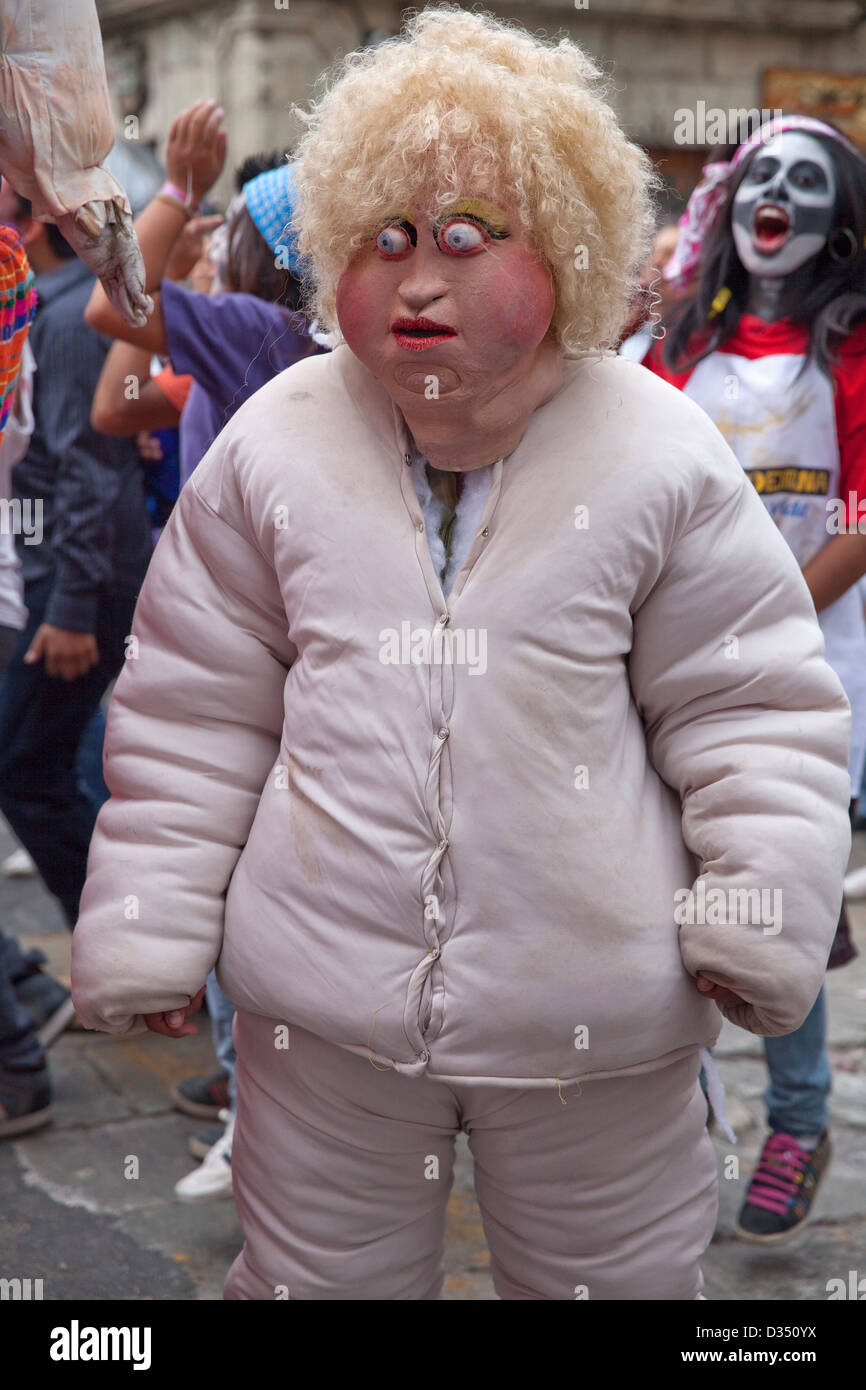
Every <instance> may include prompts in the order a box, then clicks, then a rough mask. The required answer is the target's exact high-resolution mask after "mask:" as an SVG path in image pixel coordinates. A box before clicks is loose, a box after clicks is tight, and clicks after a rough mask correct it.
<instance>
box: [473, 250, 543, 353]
mask: <svg viewBox="0 0 866 1390" xmlns="http://www.w3.org/2000/svg"><path fill="white" fill-rule="evenodd" d="M485 298H486V300H487V303H488V304H489V305H490V308H491V316H490V321H491V328H494V327H495V330H496V334H497V336H498V337H499V340H500V341H501V342H507V343H512V344H513V345H514V346H515V347H517V348H524V349H528V348H533V347H536V346H537V345H538V343H540V342H541V340H542V338H543V337H544V335H545V333H546V332H547V329H548V327H549V325H550V320H551V319H552V317H553V311H554V309H555V308H556V296H555V294H554V289H553V285H552V283H551V277H550V274H549V272H548V271H547V269H546V268H545V267H544V266H543V265H541V264H540V262H539V261H538V260H537V259H536V257H535V256H534V255H533V254H532V253H531V252H530V251H521V252H520V253H519V254H518V255H516V256H513V257H509V259H508V260H507V261H502V262H499V263H495V264H494V267H493V271H492V274H491V276H490V281H489V284H488V285H487V286H486V294H485Z"/></svg>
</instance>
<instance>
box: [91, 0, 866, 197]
mask: <svg viewBox="0 0 866 1390" xmlns="http://www.w3.org/2000/svg"><path fill="white" fill-rule="evenodd" d="M97 7H98V9H99V12H100V18H101V22H102V28H103V37H104V41H105V47H106V59H107V63H108V67H109V75H110V80H111V85H112V89H113V91H114V93H115V97H116V101H117V105H118V115H119V116H120V115H126V114H130V113H131V114H135V115H136V116H137V117H138V126H137V129H136V128H135V126H133V127H132V128H133V129H134V130H135V133H136V134H137V135H138V137H139V138H140V139H142V140H144V141H148V140H149V141H153V142H155V144H156V148H157V150H158V151H159V152H160V153H161V152H162V148H163V145H164V141H165V136H166V133H167V130H168V126H169V124H170V121H171V118H172V116H173V115H174V114H175V112H176V111H177V110H179V109H180V108H181V107H182V106H185V105H188V104H189V103H190V102H191V101H193V100H194V99H195V97H197V96H214V97H216V98H217V99H218V100H219V101H220V102H221V103H222V105H223V106H224V107H225V109H226V116H227V126H228V129H229V132H230V141H231V146H230V159H229V163H230V164H232V163H235V164H236V163H238V162H239V161H240V159H241V158H242V157H243V156H244V155H246V154H248V153H250V152H252V151H254V150H258V149H266V148H273V147H275V146H283V145H291V143H292V142H293V141H294V140H295V139H296V138H297V136H298V134H299V132H300V126H299V123H298V122H297V120H296V118H295V117H293V116H292V114H291V110H290V108H291V105H292V103H293V102H299V103H301V104H303V103H304V102H306V101H307V100H308V99H309V97H310V96H311V95H312V93H313V91H314V85H315V82H316V79H317V78H318V77H319V75H320V74H321V73H322V71H323V70H324V69H325V68H327V66H328V65H329V64H330V63H331V62H332V61H333V59H334V58H336V57H338V56H339V55H341V54H343V53H345V52H347V51H349V50H351V49H352V48H355V47H358V46H359V45H360V44H362V43H363V42H364V40H365V38H366V37H367V36H368V35H369V34H370V33H371V32H372V31H374V30H379V29H385V30H389V31H392V32H393V31H396V30H397V29H399V24H400V14H401V10H402V9H403V8H404V7H401V6H400V5H399V4H396V3H392V0H342V2H341V0H97ZM488 8H490V9H492V10H493V11H494V12H496V13H497V14H500V15H502V16H504V17H509V18H515V19H518V20H520V21H521V22H523V23H525V24H527V25H529V26H530V27H531V28H536V29H542V30H544V31H545V32H547V33H548V34H555V33H556V32H557V31H565V32H567V33H568V34H569V35H570V36H572V37H574V38H576V39H577V40H578V41H579V42H581V43H582V44H583V45H584V46H585V47H586V49H587V50H588V51H589V53H591V54H592V55H593V56H594V57H595V58H596V59H597V60H598V61H599V62H600V64H601V65H602V66H603V68H604V69H605V70H606V71H607V72H609V73H610V75H611V77H612V81H613V90H612V94H611V99H612V101H613V104H614V105H615V106H616V108H617V110H618V112H619V114H620V117H621V119H622V120H623V122H624V124H625V126H626V128H627V129H628V130H629V132H630V133H631V134H632V136H633V137H634V138H636V139H638V140H640V141H641V142H642V143H643V144H645V145H646V146H648V147H649V148H650V149H651V150H652V152H653V154H654V155H655V156H656V157H658V158H660V159H661V160H662V164H663V167H664V168H665V169H666V172H667V173H668V176H669V177H670V178H671V180H672V181H673V182H674V183H677V182H679V183H680V184H681V185H684V186H687V185H688V184H689V182H690V180H691V179H692V178H693V176H694V175H695V174H696V172H697V169H698V167H699V165H700V163H701V162H702V153H701V151H702V150H704V151H705V150H706V148H707V142H706V141H705V140H702V139H701V138H700V137H701V134H702V131H701V128H700V122H698V126H697V129H696V131H695V136H696V138H695V139H694V140H692V141H683V140H682V138H681V137H682V135H683V133H684V131H683V126H682V120H681V118H679V121H678V116H677V113H678V112H682V111H683V110H684V109H688V110H694V111H696V112H698V111H699V110H700V109H701V108H700V104H701V103H702V104H703V109H704V110H707V109H712V108H717V109H719V108H720V109H724V110H729V109H731V108H739V109H755V108H759V107H760V106H761V95H762V77H763V73H764V71H765V69H767V68H769V67H778V66H785V67H792V68H809V69H822V70H825V71H827V72H830V73H834V72H838V73H852V74H857V73H859V74H866V5H864V4H861V3H859V0H641V2H640V3H635V0H538V3H535V4H527V3H523V4H511V3H507V0H505V3H502V2H500V3H495V2H494V3H490V4H489V6H488ZM863 120H864V128H866V97H864V111H863ZM229 191H230V170H228V169H227V171H226V174H225V175H224V176H223V179H222V180H221V183H220V184H219V185H218V186H217V189H216V194H217V196H218V197H219V198H220V199H222V200H224V199H225V198H227V196H228V194H229Z"/></svg>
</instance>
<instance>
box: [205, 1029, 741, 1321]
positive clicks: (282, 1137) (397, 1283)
mask: <svg viewBox="0 0 866 1390" xmlns="http://www.w3.org/2000/svg"><path fill="white" fill-rule="evenodd" d="M280 1029H283V1032H282V1033H280V1032H279V1031H278V1030H280ZM286 1041H288V1047H286V1046H285V1043H286ZM280 1043H282V1046H280V1045H279V1044H280ZM235 1044H236V1047H237V1053H238V1064H237V1081H238V1117H237V1122H236V1127H235V1134H234V1141H233V1146H232V1173H233V1181H234V1191H235V1200H236V1202H237V1207H238V1211H239V1213H240V1219H241V1223H242V1225H243V1229H244V1235H245V1244H244V1248H243V1250H242V1251H241V1253H240V1255H239V1256H238V1257H237V1259H236V1260H235V1262H234V1264H233V1265H232V1267H231V1269H230V1271H229V1274H228V1278H227V1280H226V1285H225V1297H226V1298H228V1299H280V1298H282V1299H286V1298H288V1299H302V1300H326V1299H334V1300H349V1301H355V1300H358V1301H361V1300H384V1301H390V1300H396V1299H436V1298H438V1297H439V1296H440V1293H441V1289H442V1283H443V1248H444V1232H445V1208H446V1204H447V1201H448V1194H449V1191H450V1189H451V1184H452V1170H453V1162H454V1145H455V1136H456V1135H457V1133H458V1132H459V1131H460V1130H461V1129H462V1130H465V1132H466V1133H467V1134H468V1136H469V1146H470V1149H471V1152H472V1156H473V1159H474V1163H475V1189H476V1194H477V1197H478V1204H479V1207H480V1209H481V1215H482V1219H483V1223H484V1232H485V1236H486V1238H487V1244H488V1246H489V1249H490V1267H491V1274H492V1277H493V1282H494V1287H495V1289H496V1292H497V1294H498V1295H499V1297H500V1298H502V1299H562V1300H566V1299H567V1300H573V1299H587V1298H588V1299H590V1300H592V1299H622V1300H632V1299H633V1300H645V1299H697V1298H701V1297H702V1294H701V1287H702V1277H701V1272H700V1259H701V1256H702V1254H703V1252H704V1250H705V1249H706V1247H707V1245H708V1244H709V1242H710V1239H711V1237H712V1234H713V1230H714V1226H715V1220H716V1210H717V1198H718V1181H717V1170H716V1160H715V1153H714V1150H713V1147H712V1144H711V1142H710V1139H709V1136H708V1134H707V1130H706V1114H707V1107H706V1101H705V1100H704V1097H703V1094H702V1092H701V1089H700V1086H699V1085H698V1072H699V1069H700V1062H699V1055H698V1052H697V1050H696V1051H695V1053H694V1055H693V1056H688V1057H686V1058H683V1059H681V1060H679V1061H677V1062H674V1063H673V1064H672V1065H669V1066H665V1067H662V1068H660V1069H659V1070H657V1071H651V1072H644V1073H642V1074H640V1075H638V1076H626V1077H619V1078H613V1079H612V1080H606V1081H605V1080H601V1081H585V1082H583V1083H582V1084H581V1086H580V1087H579V1088H578V1087H577V1086H574V1085H572V1086H568V1087H564V1088H563V1089H562V1091H561V1094H560V1092H559V1090H558V1089H557V1088H556V1087H550V1088H548V1087H543V1088H531V1089H527V1088H521V1089H519V1088H516V1087H511V1086H502V1085H479V1084H474V1083H473V1084H471V1085H454V1084H446V1083H444V1082H441V1081H436V1080H434V1079H431V1078H430V1077H429V1076H426V1075H425V1076H423V1077H420V1078H414V1077H406V1076H402V1075H400V1074H399V1073H398V1072H395V1071H393V1070H391V1069H387V1070H380V1069H377V1067H376V1066H374V1065H373V1064H372V1063H371V1062H370V1060H369V1059H368V1058H366V1057H359V1056H356V1055H355V1054H353V1053H350V1052H346V1051H345V1050H343V1049H341V1048H339V1047H337V1046H335V1045H334V1044H332V1043H329V1042H326V1041H325V1040H324V1039H322V1038H320V1037H317V1036H316V1035H314V1034H312V1033H309V1032H306V1031H304V1030H303V1029H301V1028H296V1027H294V1026H292V1027H291V1028H290V1029H289V1030H288V1035H286V1032H285V1026H284V1025H281V1024H280V1023H279V1022H278V1021H277V1020H274V1019H267V1018H262V1017H261V1016H259V1015H255V1014H251V1013H249V1012H246V1011H244V1010H240V1009H239V1010H238V1012H237V1015H236V1019H235Z"/></svg>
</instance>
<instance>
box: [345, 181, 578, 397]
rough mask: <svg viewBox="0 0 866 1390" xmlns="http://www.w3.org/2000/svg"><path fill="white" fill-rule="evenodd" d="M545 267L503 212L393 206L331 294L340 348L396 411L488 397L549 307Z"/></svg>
mask: <svg viewBox="0 0 866 1390" xmlns="http://www.w3.org/2000/svg"><path fill="white" fill-rule="evenodd" d="M555 302H556V301H555V292H554V288H553V281H552V278H551V275H550V272H549V271H548V270H547V268H546V267H545V266H544V265H543V264H542V263H541V261H540V260H539V258H538V255H537V253H536V251H535V249H534V247H533V245H532V242H531V240H530V239H529V238H528V237H527V235H526V234H525V232H524V231H523V228H522V226H521V224H520V222H519V220H518V218H517V216H516V214H512V212H511V211H510V210H509V208H508V207H507V206H504V205H502V204H501V203H499V202H493V201H489V200H487V199H482V198H479V197H472V198H468V197H467V198H463V199H460V200H459V201H458V202H456V203H455V204H454V205H453V207H452V208H449V209H448V210H447V212H446V213H445V214H443V215H440V216H437V217H432V215H431V214H430V213H428V212H427V211H426V210H422V209H421V208H419V207H413V208H408V209H395V210H394V213H393V214H392V215H391V216H390V217H388V218H386V219H384V220H383V221H382V222H381V223H380V224H379V226H378V228H377V229H376V230H375V231H374V232H373V234H372V235H371V237H370V241H369V243H368V244H367V245H366V246H365V247H363V248H362V249H361V251H359V252H358V254H357V255H356V256H355V258H354V260H353V261H352V263H351V265H349V266H348V267H347V269H346V270H345V271H344V273H343V275H342V276H341V278H340V282H339V285H338V287H337V317H338V319H339V323H340V328H341V330H342V333H343V336H344V337H345V339H346V342H347V343H348V345H349V347H350V348H351V349H352V351H353V352H354V353H355V355H356V356H357V357H358V358H360V360H361V361H362V362H363V363H364V365H365V366H366V367H368V368H369V370H370V371H371V372H372V373H373V374H374V376H377V377H378V378H379V379H380V380H381V381H382V383H383V385H384V386H385V387H386V389H387V390H388V392H389V394H390V395H391V397H392V399H393V400H394V401H395V402H396V404H397V405H400V404H401V402H407V401H409V400H411V402H412V404H413V406H414V408H415V409H417V407H418V405H419V404H420V403H423V402H424V401H425V400H429V401H431V408H432V409H435V408H436V402H437V401H438V400H439V399H440V397H446V396H447V397H449V398H450V399H451V400H452V401H453V402H454V403H459V401H460V399H461V398H464V399H469V398H471V399H473V400H474V401H476V402H477V401H478V400H479V398H483V397H485V396H490V395H494V394H496V393H497V392H500V391H501V390H502V388H503V385H505V384H507V383H508V381H510V380H513V379H515V377H516V376H519V375H520V374H521V372H522V371H523V370H524V368H525V369H528V368H529V366H530V364H531V362H532V359H533V355H534V353H535V351H536V349H537V348H538V346H539V344H540V343H541V342H542V340H543V338H544V337H545V335H546V333H547V330H548V328H549V326H550V321H551V319H552V317H553V312H554V308H555Z"/></svg>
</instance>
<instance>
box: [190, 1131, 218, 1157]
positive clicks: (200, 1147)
mask: <svg viewBox="0 0 866 1390" xmlns="http://www.w3.org/2000/svg"><path fill="white" fill-rule="evenodd" d="M225 1132H226V1127H225V1125H224V1124H223V1125H219V1124H217V1125H208V1127H207V1129H200V1130H199V1132H198V1134H193V1135H192V1137H191V1138H190V1141H189V1144H188V1145H187V1148H188V1149H189V1151H190V1153H191V1154H192V1156H193V1158H207V1156H208V1154H209V1153H210V1151H211V1149H212V1148H213V1146H214V1144H216V1143H218V1142H219V1140H220V1139H222V1137H223V1135H224V1134H225Z"/></svg>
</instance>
